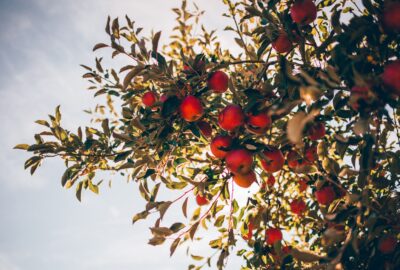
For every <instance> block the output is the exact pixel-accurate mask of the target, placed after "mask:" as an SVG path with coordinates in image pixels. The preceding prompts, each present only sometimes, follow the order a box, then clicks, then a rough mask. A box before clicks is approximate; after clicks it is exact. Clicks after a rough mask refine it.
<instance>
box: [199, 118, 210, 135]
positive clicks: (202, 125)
mask: <svg viewBox="0 0 400 270" xmlns="http://www.w3.org/2000/svg"><path fill="white" fill-rule="evenodd" d="M197 127H198V128H199V129H200V132H201V134H203V136H204V137H211V135H212V127H211V125H210V124H209V123H207V122H206V121H200V122H198V123H197Z"/></svg>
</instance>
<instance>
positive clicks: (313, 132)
mask: <svg viewBox="0 0 400 270" xmlns="http://www.w3.org/2000/svg"><path fill="white" fill-rule="evenodd" d="M324 136H325V125H324V124H323V123H321V122H318V123H314V124H313V125H312V126H311V127H310V129H309V130H308V138H309V139H310V140H312V141H316V140H319V139H321V138H323V137H324Z"/></svg>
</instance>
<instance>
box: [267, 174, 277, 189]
mask: <svg viewBox="0 0 400 270" xmlns="http://www.w3.org/2000/svg"><path fill="white" fill-rule="evenodd" d="M275 182H276V180H275V177H274V176H273V175H272V174H271V175H270V176H269V177H268V179H267V185H268V186H270V187H272V186H273V185H274V184H275Z"/></svg>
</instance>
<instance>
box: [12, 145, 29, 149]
mask: <svg viewBox="0 0 400 270" xmlns="http://www.w3.org/2000/svg"><path fill="white" fill-rule="evenodd" d="M28 148H29V144H17V145H16V146H14V149H21V150H28Z"/></svg>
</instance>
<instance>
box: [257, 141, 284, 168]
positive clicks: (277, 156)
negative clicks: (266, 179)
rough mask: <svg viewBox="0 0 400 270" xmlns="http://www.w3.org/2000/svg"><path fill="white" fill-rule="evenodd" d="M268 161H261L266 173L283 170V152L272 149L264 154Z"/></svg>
mask: <svg viewBox="0 0 400 270" xmlns="http://www.w3.org/2000/svg"><path fill="white" fill-rule="evenodd" d="M263 154H264V156H265V158H266V159H263V160H261V166H262V167H263V169H264V170H265V171H266V172H269V173H273V172H277V171H279V170H280V169H282V167H283V164H284V163H285V158H284V157H283V154H282V152H281V150H279V149H277V148H274V147H270V148H269V149H266V150H265V151H264V152H263Z"/></svg>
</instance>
